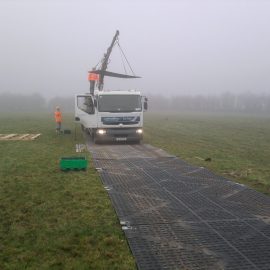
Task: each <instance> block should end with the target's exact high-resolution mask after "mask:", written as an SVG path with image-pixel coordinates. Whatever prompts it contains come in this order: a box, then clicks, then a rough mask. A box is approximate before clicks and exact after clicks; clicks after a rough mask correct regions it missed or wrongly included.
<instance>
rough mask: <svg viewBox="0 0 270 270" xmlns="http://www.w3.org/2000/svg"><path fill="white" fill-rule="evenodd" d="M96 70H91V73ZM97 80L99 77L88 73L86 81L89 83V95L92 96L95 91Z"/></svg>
mask: <svg viewBox="0 0 270 270" xmlns="http://www.w3.org/2000/svg"><path fill="white" fill-rule="evenodd" d="M95 70H96V68H93V69H92V71H95ZM98 80H99V75H98V74H96V73H93V72H89V73H88V81H89V82H90V94H91V95H93V94H94V91H95V85H96V82H97V81H98Z"/></svg>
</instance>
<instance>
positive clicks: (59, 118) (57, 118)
mask: <svg viewBox="0 0 270 270" xmlns="http://www.w3.org/2000/svg"><path fill="white" fill-rule="evenodd" d="M54 118H55V122H56V123H60V122H62V113H61V112H59V111H56V112H55V113H54Z"/></svg>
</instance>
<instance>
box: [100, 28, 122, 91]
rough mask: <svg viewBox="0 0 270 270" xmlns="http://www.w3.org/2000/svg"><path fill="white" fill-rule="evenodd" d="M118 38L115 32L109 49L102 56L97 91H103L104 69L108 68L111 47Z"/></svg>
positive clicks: (117, 33)
mask: <svg viewBox="0 0 270 270" xmlns="http://www.w3.org/2000/svg"><path fill="white" fill-rule="evenodd" d="M118 36H119V31H118V30H117V31H116V33H115V35H114V37H113V40H112V43H111V45H110V47H109V48H108V49H107V52H106V53H105V54H104V58H103V59H102V63H101V68H100V75H99V82H98V89H99V90H102V89H103V85H104V76H105V74H104V72H105V71H106V69H107V67H108V61H109V58H110V55H111V52H112V49H113V46H114V44H115V42H116V40H117V37H118Z"/></svg>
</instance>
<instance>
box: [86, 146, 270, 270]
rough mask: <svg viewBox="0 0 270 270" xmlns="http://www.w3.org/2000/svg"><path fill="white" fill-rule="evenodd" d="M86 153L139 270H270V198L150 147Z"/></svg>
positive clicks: (102, 148)
mask: <svg viewBox="0 0 270 270" xmlns="http://www.w3.org/2000/svg"><path fill="white" fill-rule="evenodd" d="M88 148H89V150H90V152H91V153H92V154H93V157H94V165H95V167H96V168H97V170H98V171H99V172H100V175H101V180H102V183H103V185H104V187H105V188H106V190H107V191H108V194H109V196H110V199H111V201H112V204H113V206H114V208H115V211H116V213H117V215H118V217H119V220H120V224H121V225H122V228H123V230H124V232H125V235H126V237H127V239H128V242H129V245H130V248H131V251H132V253H133V254H134V256H135V259H136V262H137V266H138V268H139V269H146V270H147V269H154V270H157V269H200V270H201V269H205V270H206V269H207V270H208V269H213V270H219V269H230V270H231V269H243V270H246V269H264V270H270V198H269V197H267V196H265V195H263V194H261V193H258V192H256V191H254V190H252V189H250V188H247V187H246V186H244V185H241V184H238V183H235V182H232V181H230V180H228V179H226V178H224V177H221V176H218V175H215V174H214V173H212V172H210V171H209V170H207V169H205V168H201V167H196V166H192V165H189V164H187V163H186V162H184V161H182V160H180V159H178V158H176V157H174V156H171V155H168V154H167V153H165V152H164V151H162V150H160V149H157V148H154V147H152V146H149V145H147V146H145V145H99V146H96V145H92V144H88Z"/></svg>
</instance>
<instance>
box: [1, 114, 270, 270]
mask: <svg viewBox="0 0 270 270" xmlns="http://www.w3.org/2000/svg"><path fill="white" fill-rule="evenodd" d="M64 117H65V126H66V127H67V128H71V129H72V131H74V124H73V122H72V116H70V117H67V116H65V115H64ZM145 123H146V125H145V142H148V143H151V144H153V145H156V146H159V147H161V148H163V149H165V150H167V151H168V152H170V153H173V154H175V155H177V156H179V157H180V158H182V159H184V160H186V161H188V162H190V163H193V164H197V165H200V166H205V167H208V168H210V169H211V170H214V171H216V172H217V173H219V174H222V175H225V176H227V177H229V178H233V179H235V180H236V181H238V182H242V183H245V184H247V185H250V186H252V187H255V188H256V189H257V190H260V191H263V192H265V193H268V194H270V169H269V160H270V118H266V117H256V116H235V115H227V116H222V115H215V116H213V115H212V116H211V115H198V114H197V115H196V114H194V115H191V114H178V115H176V114H167V115H164V114H163V115H158V114H155V115H154V114H151V113H147V115H146V121H145ZM77 131H78V132H77V138H76V140H75V138H74V132H73V134H72V135H60V136H57V135H56V134H55V132H54V122H53V119H52V116H51V115H44V116H41V115H40V116H39V115H29V116H27V115H21V116H18V115H17V116H16V115H14V116H10V115H9V116H8V117H5V116H3V115H2V116H1V117H0V133H42V136H41V137H40V138H38V139H37V140H35V141H23V142H19V141H18V142H15V141H10V142H6V141H5V142H3V141H0V187H1V189H0V217H1V218H0V269H136V267H135V262H134V259H133V257H132V256H131V253H130V251H129V248H128V245H127V242H126V240H125V238H124V235H123V232H122V230H121V228H120V226H119V223H118V220H117V217H116V215H115V213H114V211H113V209H112V207H111V204H110V201H109V198H108V196H107V193H106V191H105V190H104V189H103V187H102V185H101V182H100V180H99V177H98V174H97V173H96V172H95V170H94V169H93V168H92V167H91V158H90V156H89V154H88V153H83V155H86V156H87V158H88V159H89V160H90V168H89V169H88V170H87V171H86V172H84V171H79V172H61V171H60V170H59V165H58V161H59V158H60V157H62V156H71V155H72V156H73V155H75V154H76V153H75V144H76V143H83V142H84V140H83V138H82V136H81V133H80V131H79V130H77ZM205 158H211V162H206V161H204V159H205Z"/></svg>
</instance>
